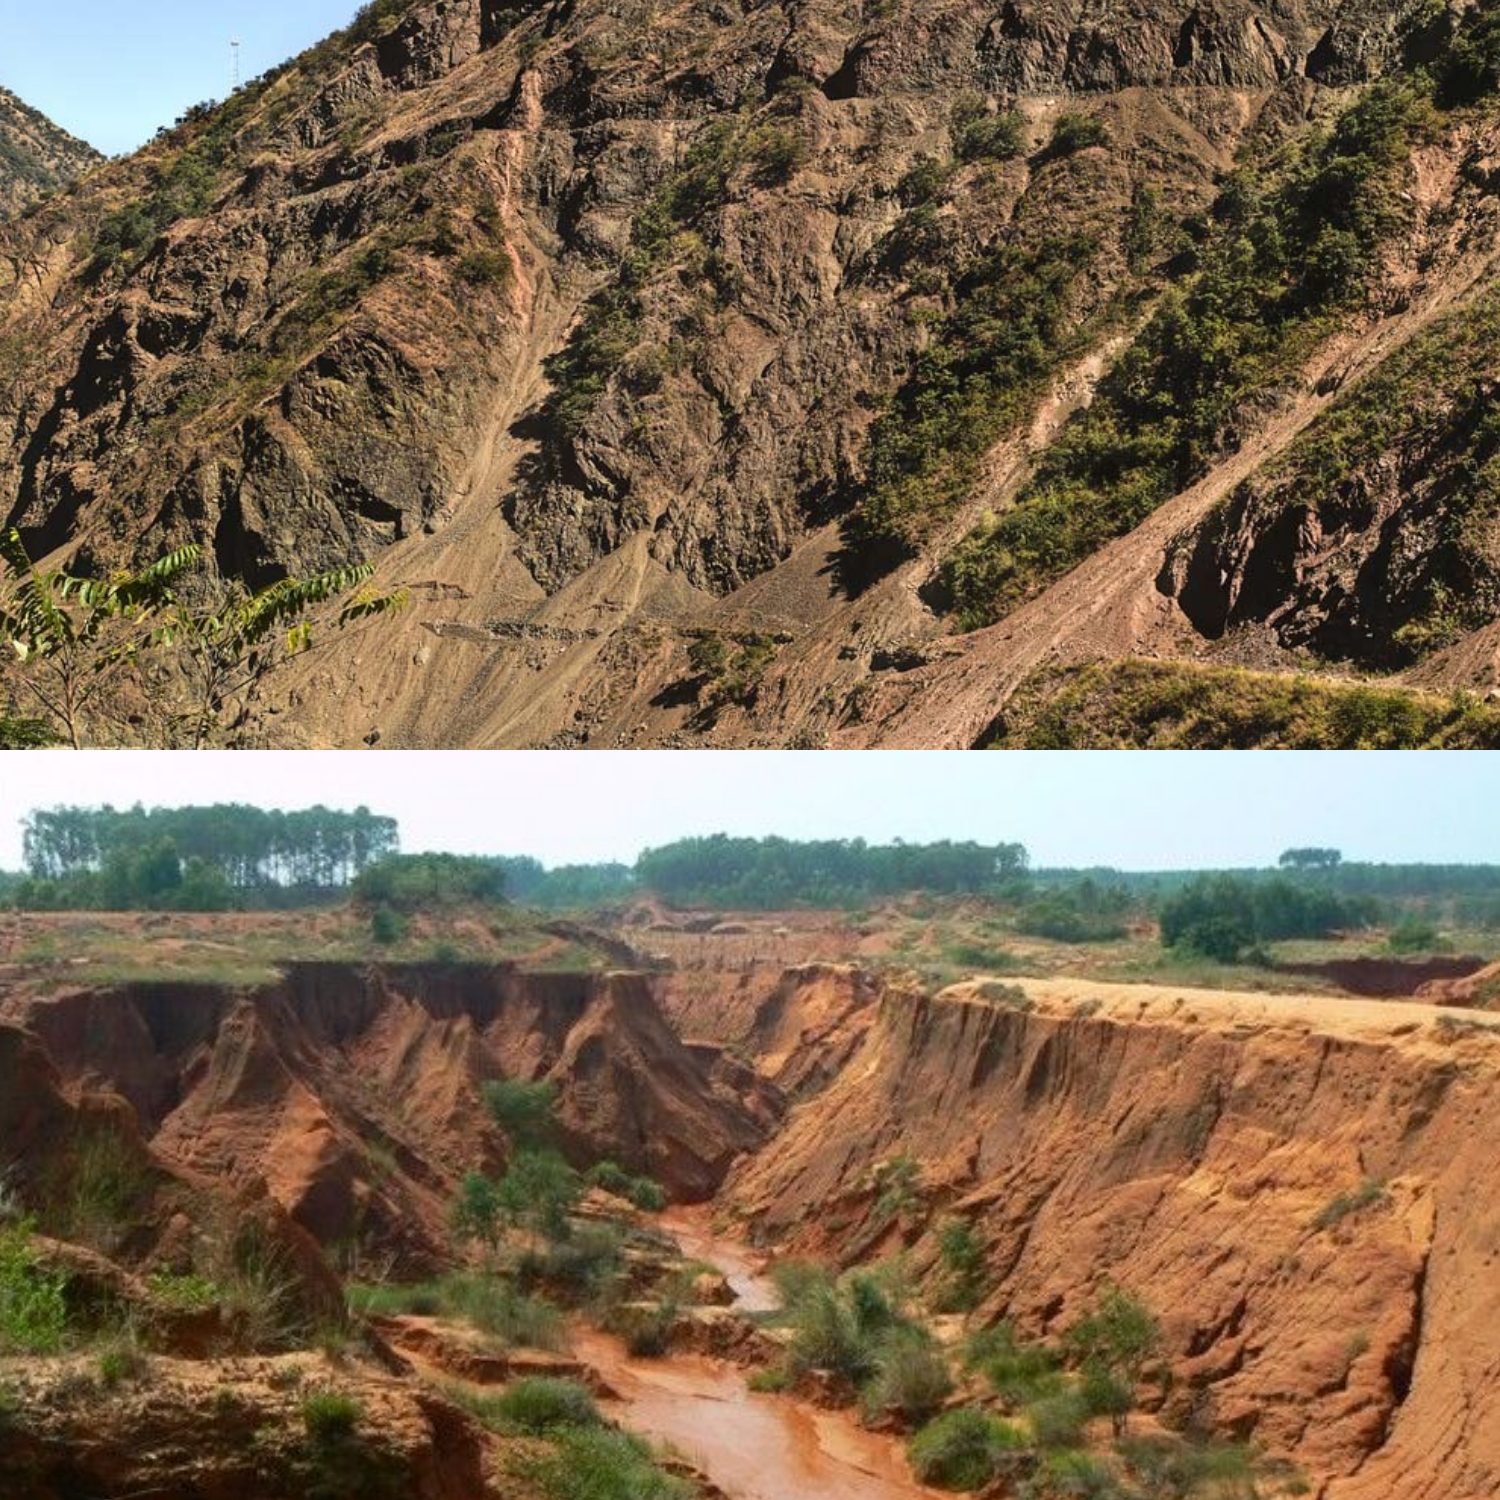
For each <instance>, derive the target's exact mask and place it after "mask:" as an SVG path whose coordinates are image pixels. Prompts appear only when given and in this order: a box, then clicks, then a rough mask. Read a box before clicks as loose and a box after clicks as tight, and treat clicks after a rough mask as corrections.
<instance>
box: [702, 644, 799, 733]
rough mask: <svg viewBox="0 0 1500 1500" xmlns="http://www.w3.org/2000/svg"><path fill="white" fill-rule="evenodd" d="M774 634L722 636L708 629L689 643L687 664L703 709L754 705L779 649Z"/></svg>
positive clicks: (712, 709)
mask: <svg viewBox="0 0 1500 1500" xmlns="http://www.w3.org/2000/svg"><path fill="white" fill-rule="evenodd" d="M780 646H781V642H780V640H779V639H778V638H777V637H776V636H773V635H764V634H754V633H752V634H749V635H737V636H730V637H728V638H726V637H724V636H721V635H720V634H719V633H718V632H717V631H713V630H711V631H708V632H706V633H705V634H703V635H700V636H698V637H697V638H696V639H695V640H694V641H693V643H692V645H690V646H689V647H688V666H689V667H690V668H691V669H692V671H693V674H694V676H695V677H696V678H697V682H698V701H699V703H700V704H702V706H703V708H704V709H705V711H707V712H709V713H712V712H714V711H716V710H718V709H721V708H724V707H727V706H728V705H730V704H736V705H738V706H739V707H741V708H753V707H754V706H755V701H756V699H757V698H758V697H759V695H760V690H761V686H762V684H763V683H764V681H765V678H766V674H767V673H768V672H769V671H770V669H771V666H772V664H773V663H774V662H775V660H776V656H777V652H778V651H779V650H780Z"/></svg>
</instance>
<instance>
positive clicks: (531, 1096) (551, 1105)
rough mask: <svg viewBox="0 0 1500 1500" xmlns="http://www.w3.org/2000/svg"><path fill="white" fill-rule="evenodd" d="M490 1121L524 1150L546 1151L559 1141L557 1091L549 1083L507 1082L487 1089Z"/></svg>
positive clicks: (544, 1081)
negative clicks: (542, 1148) (551, 1144)
mask: <svg viewBox="0 0 1500 1500" xmlns="http://www.w3.org/2000/svg"><path fill="white" fill-rule="evenodd" d="M483 1095H484V1104H485V1108H486V1109H488V1110H489V1112H490V1118H491V1119H492V1120H494V1122H495V1123H496V1124H497V1125H498V1126H499V1127H500V1128H501V1130H503V1131H504V1132H505V1133H506V1135H508V1136H509V1137H510V1138H511V1140H512V1141H513V1142H514V1143H515V1144H516V1145H517V1146H520V1147H542V1146H546V1145H548V1144H550V1143H551V1142H552V1141H553V1140H555V1139H556V1137H557V1088H556V1085H554V1084H551V1083H548V1082H547V1081H546V1079H538V1080H537V1081H536V1082H534V1083H529V1082H527V1081H526V1080H525V1079H523V1078H503V1079H500V1080H499V1081H498V1082H495V1083H487V1084H485V1085H484V1089H483Z"/></svg>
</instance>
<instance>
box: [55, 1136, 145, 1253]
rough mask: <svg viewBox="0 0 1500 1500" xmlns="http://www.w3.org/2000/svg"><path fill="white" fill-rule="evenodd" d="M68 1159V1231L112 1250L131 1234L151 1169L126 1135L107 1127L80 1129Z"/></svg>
mask: <svg viewBox="0 0 1500 1500" xmlns="http://www.w3.org/2000/svg"><path fill="white" fill-rule="evenodd" d="M67 1162H68V1166H67V1174H66V1180H65V1187H64V1198H63V1205H62V1214H61V1219H62V1229H63V1232H64V1233H65V1234H66V1235H67V1237H68V1238H70V1239H76V1240H82V1241H83V1242H84V1243H85V1244H87V1245H91V1246H92V1247H93V1248H95V1249H96V1250H102V1251H104V1252H105V1253H106V1254H111V1253H113V1252H114V1251H115V1250H117V1249H118V1248H119V1246H120V1245H121V1243H122V1242H123V1241H124V1239H125V1237H126V1236H127V1235H128V1234H129V1232H130V1229H131V1226H132V1220H133V1219H134V1216H135V1214H136V1212H137V1211H138V1210H139V1208H140V1205H141V1202H142V1200H143V1198H144V1197H145V1196H146V1195H147V1194H148V1193H149V1192H150V1190H151V1174H150V1172H149V1170H148V1168H147V1167H146V1165H145V1163H144V1161H143V1160H142V1158H141V1156H140V1155H139V1154H138V1152H137V1151H136V1150H135V1149H133V1148H132V1146H131V1143H130V1142H129V1141H128V1140H127V1139H126V1137H125V1136H124V1135H122V1134H120V1133H118V1132H116V1131H114V1130H111V1129H107V1128H104V1127H98V1128H93V1129H83V1130H80V1131H79V1133H78V1135H77V1136H76V1137H75V1139H74V1141H73V1144H72V1148H71V1150H70V1151H69V1152H68V1156H67Z"/></svg>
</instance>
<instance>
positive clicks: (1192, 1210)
mask: <svg viewBox="0 0 1500 1500" xmlns="http://www.w3.org/2000/svg"><path fill="white" fill-rule="evenodd" d="M1022 988H1023V989H1024V991H1025V996H1024V997H1017V996H1013V995H1009V994H1007V996H1006V997H1005V998H1003V999H999V1000H987V999H985V998H983V993H984V992H983V989H982V987H979V986H966V987H959V988H957V989H955V990H953V991H947V992H944V993H943V994H942V995H940V996H938V997H929V996H924V995H919V994H916V993H904V992H899V991H894V992H889V993H887V994H886V995H885V996H884V998H883V1000H882V1003H881V1007H880V1012H879V1017H878V1020H877V1021H876V1023H875V1024H874V1025H873V1026H872V1028H871V1029H870V1032H869V1035H868V1037H867V1038H866V1040H865V1042H864V1044H863V1046H862V1047H861V1049H860V1051H859V1052H858V1053H857V1054H856V1056H855V1057H854V1058H853V1060H852V1061H851V1062H850V1064H849V1066H848V1067H847V1068H846V1069H845V1070H844V1071H843V1073H842V1074H841V1075H840V1076H839V1078H838V1079H837V1080H836V1081H834V1082H833V1083H832V1084H831V1086H830V1087H829V1088H828V1089H827V1090H826V1091H824V1092H823V1093H821V1094H820V1095H818V1096H817V1097H816V1098H814V1099H813V1100H811V1101H810V1102H808V1103H807V1104H805V1105H804V1106H802V1107H801V1109H800V1110H798V1111H797V1112H796V1113H795V1114H794V1115H793V1117H792V1118H791V1120H790V1122H789V1124H788V1126H787V1128H786V1129H785V1131H784V1132H783V1133H782V1134H781V1135H780V1136H779V1137H778V1138H777V1139H776V1140H775V1141H773V1142H772V1143H771V1144H770V1145H769V1146H768V1147H767V1148H765V1149H764V1150H763V1151H762V1152H761V1153H760V1154H759V1155H758V1156H757V1157H756V1158H754V1159H753V1160H751V1161H749V1162H747V1163H746V1164H744V1165H743V1166H742V1168H741V1169H740V1170H738V1171H737V1172H736V1174H735V1176H734V1177H733V1179H732V1180H731V1182H730V1183H729V1185H728V1188H727V1199H728V1201H729V1202H730V1203H732V1204H733V1205H734V1207H735V1208H736V1209H737V1210H738V1211H739V1213H740V1214H742V1215H743V1216H744V1220H745V1222H746V1224H747V1225H748V1226H750V1227H751V1228H752V1230H753V1232H755V1233H756V1234H758V1235H759V1236H760V1237H761V1238H762V1239H764V1240H766V1241H768V1242H774V1243H775V1244H777V1245H778V1246H780V1247H782V1248H784V1249H788V1250H792V1249H795V1250H797V1251H799V1252H813V1253H832V1254H834V1255H835V1256H838V1255H843V1256H846V1257H847V1256H849V1255H850V1254H859V1255H861V1256H865V1255H868V1254H869V1253H871V1250H872V1248H880V1249H883V1250H887V1251H889V1250H894V1249H896V1248H898V1247H899V1246H900V1245H901V1244H902V1243H909V1244H910V1246H911V1247H912V1253H913V1260H914V1264H916V1265H917V1266H918V1267H920V1266H922V1265H923V1264H931V1262H932V1259H933V1254H934V1247H933V1243H932V1239H931V1236H930V1234H929V1233H928V1231H929V1230H930V1228H931V1227H932V1226H933V1225H934V1224H935V1223H936V1222H937V1221H938V1220H940V1219H941V1218H942V1217H943V1216H945V1215H950V1214H951V1215H959V1216H961V1217H964V1218H966V1219H969V1220H970V1221H972V1223H973V1224H974V1226H975V1227H976V1229H977V1230H978V1232H979V1233H980V1235H981V1236H982V1237H983V1240H984V1242H985V1244H986V1246H987V1248H988V1257H987V1260H988V1269H989V1274H990V1276H991V1278H992V1282H991V1291H990V1295H989V1299H988V1306H987V1308H986V1310H985V1311H986V1312H987V1313H988V1314H989V1315H991V1316H993V1315H998V1314H999V1313H1001V1312H1002V1311H1005V1312H1008V1313H1009V1314H1010V1315H1011V1316H1014V1317H1016V1318H1017V1319H1018V1320H1019V1322H1020V1323H1021V1324H1022V1325H1024V1326H1025V1327H1027V1328H1029V1329H1031V1330H1033V1331H1056V1330H1058V1329H1060V1328H1061V1327H1064V1326H1066V1324H1067V1322H1068V1321H1069V1320H1070V1318H1071V1317H1072V1316H1074V1315H1076V1313H1077V1312H1078V1311H1079V1309H1080V1308H1081V1307H1082V1306H1083V1305H1084V1303H1085V1302H1086V1301H1087V1299H1088V1298H1089V1296H1090V1295H1091V1294H1092V1293H1093V1292H1094V1291H1095V1290H1096V1289H1097V1288H1098V1286H1099V1284H1100V1283H1101V1282H1102V1281H1103V1280H1104V1279H1105V1278H1113V1279H1115V1280H1117V1281H1119V1282H1120V1283H1122V1284H1124V1285H1126V1286H1127V1287H1129V1288H1131V1289H1132V1290H1134V1291H1136V1292H1138V1293H1139V1294H1140V1295H1141V1296H1142V1297H1144V1298H1145V1299H1146V1300H1147V1301H1148V1302H1149V1303H1150V1304H1151V1305H1152V1306H1153V1307H1155V1308H1156V1309H1157V1310H1158V1311H1159V1312H1160V1314H1161V1316H1162V1318H1163V1322H1164V1325H1165V1328H1166V1331H1167V1336H1168V1341H1169V1346H1170V1352H1171V1356H1172V1359H1173V1364H1174V1367H1175V1371H1176V1377H1177V1378H1176V1383H1175V1387H1174V1389H1173V1391H1172V1393H1171V1395H1170V1396H1169V1398H1168V1404H1169V1407H1171V1408H1174V1409H1175V1411H1174V1414H1175V1415H1176V1416H1177V1417H1179V1418H1186V1417H1193V1418H1196V1419H1197V1420H1199V1421H1202V1422H1205V1423H1206V1424H1208V1425H1210V1426H1211V1427H1214V1428H1217V1429H1218V1430H1221V1431H1225V1430H1227V1431H1230V1432H1233V1433H1235V1434H1238V1435H1239V1436H1241V1437H1244V1438H1250V1439H1253V1440H1254V1441H1256V1442H1257V1443H1259V1444H1262V1445H1264V1446H1265V1447H1266V1448H1268V1449H1270V1450H1272V1451H1276V1452H1283V1453H1289V1454H1291V1455H1292V1456H1294V1458H1295V1459H1296V1460H1297V1462H1298V1463H1299V1464H1300V1465H1301V1466H1302V1467H1303V1468H1304V1469H1305V1471H1306V1472H1307V1473H1308V1474H1309V1476H1311V1477H1313V1478H1314V1479H1316V1480H1318V1481H1319V1482H1320V1484H1326V1487H1325V1488H1321V1489H1320V1493H1322V1494H1325V1495H1326V1496H1328V1497H1329V1500H1385V1497H1390V1496H1396V1495H1400V1496H1403V1497H1410V1500H1481V1497H1489V1496H1493V1495H1494V1494H1495V1493H1497V1489H1500V1395H1497V1392H1500V1385H1497V1383H1496V1380H1495V1375H1496V1371H1497V1369H1500V1278H1497V1277H1496V1275H1495V1267H1496V1264H1497V1259H1500V1210H1497V1208H1496V1206H1495V1205H1496V1196H1497V1195H1496V1192H1495V1172H1496V1168H1495V1156H1494V1152H1493V1141H1494V1140H1495V1138H1496V1135H1497V1132H1500V1088H1497V1074H1500V1034H1495V1033H1493V1032H1491V1031H1490V1030H1488V1029H1487V1028H1484V1027H1483V1026H1482V1024H1478V1023H1473V1022H1471V1023H1469V1024H1468V1025H1464V1024H1462V1023H1460V1024H1457V1025H1455V1024H1454V1023H1453V1021H1452V1019H1451V1018H1448V1019H1445V1018H1444V1016H1443V1013H1442V1012H1440V1011H1438V1010H1436V1009H1432V1008H1428V1007H1422V1006H1415V1005H1381V1004H1378V1003H1374V1002H1361V1001H1355V1000H1349V1001H1338V1000H1327V999H1317V1000H1313V999H1306V998H1301V997H1272V996H1259V995H1257V996H1245V995H1230V994H1224V993H1210V992H1193V991H1186V990H1183V991H1175V990H1172V991H1169V990H1162V989H1152V988H1148V987H1144V986H1134V987H1126V986H1106V985H1093V984H1088V983H1086V982H1083V981H1057V982H1027V983H1025V984H1024V985H1023V986H1022ZM903 1156H904V1157H909V1158H911V1159H912V1160H913V1161H914V1162H915V1163H917V1164H918V1166H919V1168H920V1174H921V1189H920V1195H919V1201H918V1202H915V1203H913V1204H912V1205H910V1206H909V1207H908V1208H907V1209H906V1211H905V1212H903V1213H901V1214H899V1215H897V1216H894V1217H893V1218H891V1220H890V1222H889V1223H887V1224H882V1222H881V1221H882V1218H884V1217H885V1215H883V1214H881V1213H880V1212H879V1211H878V1209H877V1207H876V1205H875V1201H874V1200H875V1196H876V1195H875V1193H874V1191H873V1188H872V1178H873V1175H874V1172H875V1169H876V1168H877V1166H878V1165H879V1164H880V1163H881V1162H883V1161H889V1160H891V1159H892V1158H896V1157H903ZM889 1212H890V1211H889V1208H887V1210H886V1214H889Z"/></svg>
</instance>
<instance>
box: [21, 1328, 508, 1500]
mask: <svg viewBox="0 0 1500 1500" xmlns="http://www.w3.org/2000/svg"><path fill="white" fill-rule="evenodd" d="M97 1364H98V1361H97V1359H85V1358H78V1359H68V1360H50V1361H45V1362H43V1363H41V1364H39V1365H37V1366H35V1367H34V1368H31V1369H28V1370H26V1371H25V1372H24V1373H23V1374H22V1375H21V1378H20V1379H18V1380H17V1381H16V1382H15V1384H14V1389H13V1391H12V1397H13V1399H16V1400H19V1401H22V1402H24V1409H25V1412H26V1420H25V1422H24V1423H19V1422H18V1423H16V1424H15V1425H14V1430H12V1429H10V1428H8V1429H7V1432H6V1435H5V1440H4V1450H5V1476H6V1493H7V1495H10V1496H13V1497H14V1500H67V1497H69V1496H73V1495H77V1494H80V1493H87V1494H97V1495H142V1494H154V1493H169V1494H182V1493H188V1492H191V1493H194V1494H201V1495H203V1496H212V1497H213V1500H259V1497H262V1496H265V1495H270V1494H278V1495H280V1494H306V1495H311V1496H319V1495H328V1496H332V1495H341V1494H343V1495H347V1494H350V1493H355V1492H358V1493H360V1494H366V1495H370V1496H375V1497H391V1500H394V1497H396V1496H402V1497H410V1500H497V1497H498V1496H500V1495H502V1494H503V1495H506V1496H510V1495H522V1494H528V1493H529V1491H527V1490H524V1489H523V1490H518V1489H517V1488H515V1484H514V1481H509V1482H505V1483H502V1482H501V1480H500V1477H499V1465H498V1463H497V1461H496V1450H497V1448H498V1444H497V1443H496V1441H495V1440H494V1439H493V1438H492V1437H490V1436H489V1435H488V1434H487V1433H486V1432H485V1431H484V1429H483V1428H482V1427H480V1425H479V1424H478V1423H477V1422H476V1421H475V1420H474V1419H473V1418H472V1417H470V1416H468V1415H467V1414H466V1413H464V1412H463V1411H461V1410H460V1409H459V1408H458V1407H457V1406H454V1405H452V1404H451V1403H450V1402H448V1401H446V1400H444V1399H443V1398H442V1397H440V1396H438V1395H437V1394H435V1393H434V1392H433V1391H431V1390H430V1389H428V1388H426V1387H424V1386H421V1385H419V1384H418V1383H416V1382H412V1381H401V1380H398V1379H395V1378H392V1377H389V1376H382V1375H381V1374H380V1373H379V1372H378V1371H375V1370H373V1369H371V1368H369V1367H355V1366H352V1365H350V1364H349V1363H347V1362H346V1363H344V1364H343V1365H339V1366H336V1365H332V1364H330V1363H328V1362H326V1361H324V1360H322V1359H321V1358H319V1357H317V1356H301V1355H299V1356H289V1357H286V1358H282V1359H277V1360H257V1361H249V1360H223V1359H221V1360H217V1361H215V1362H213V1363H210V1364H203V1363H192V1362H187V1361H182V1360H176V1359H167V1358H160V1357H152V1358H150V1359H148V1360H146V1361H144V1362H143V1366H142V1368H141V1369H140V1370H139V1371H138V1372H137V1373H136V1374H134V1375H133V1376H131V1377H129V1378H128V1379H127V1380H126V1381H124V1382H123V1383H121V1382H116V1384H115V1386H114V1387H113V1388H112V1389H111V1390H110V1391H109V1393H108V1395H107V1398H106V1399H99V1395H98V1387H97V1386H96V1384H95V1372H96V1368H97ZM318 1392H324V1393H330V1394H331V1393H337V1394H338V1395H340V1396H341V1397H343V1398H344V1399H345V1400H346V1401H348V1402H350V1403H352V1404H353V1405H352V1408H351V1409H352V1410H354V1411H355V1412H356V1413H357V1418H356V1422H355V1427H354V1431H353V1432H352V1434H350V1435H349V1436H346V1437H341V1438H339V1439H337V1440H334V1439H330V1438H327V1437H319V1436H318V1434H316V1433H315V1432H313V1431H311V1430H310V1428H309V1425H308V1424H307V1422H306V1421H305V1420H304V1411H305V1409H306V1402H307V1401H308V1399H309V1397H310V1396H312V1395H313V1394H315V1393H318ZM90 1393H92V1399H90Z"/></svg>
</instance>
